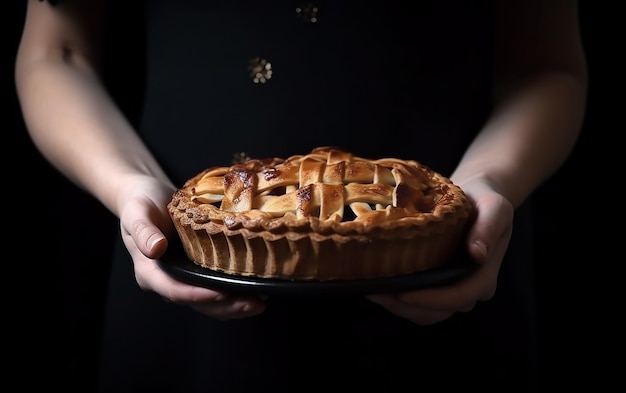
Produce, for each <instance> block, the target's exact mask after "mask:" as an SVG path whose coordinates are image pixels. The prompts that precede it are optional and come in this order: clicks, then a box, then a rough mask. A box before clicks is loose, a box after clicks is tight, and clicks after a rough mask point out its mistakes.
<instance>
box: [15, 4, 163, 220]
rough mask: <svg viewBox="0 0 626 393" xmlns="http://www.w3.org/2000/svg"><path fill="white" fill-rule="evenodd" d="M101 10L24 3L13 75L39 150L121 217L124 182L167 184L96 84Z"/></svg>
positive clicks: (90, 6)
mask: <svg viewBox="0 0 626 393" xmlns="http://www.w3.org/2000/svg"><path fill="white" fill-rule="evenodd" d="M101 14H104V1H89V2H85V1H68V0H66V1H63V2H61V3H60V4H59V5H57V6H55V7H51V6H50V5H49V4H48V3H46V2H40V1H36V0H31V1H29V2H28V8H27V14H26V20H25V24H24V30H23V34H22V39H21V41H20V45H19V49H18V54H17V60H16V66H15V77H16V86H17V92H18V97H19V99H20V104H21V108H22V112H23V114H24V120H25V122H26V125H27V129H28V131H29V133H30V136H31V138H32V139H33V142H34V143H35V145H36V146H37V148H38V149H39V150H40V151H41V153H42V154H43V155H44V156H45V157H46V158H47V159H48V160H49V161H50V162H51V163H52V165H54V166H55V167H56V168H57V169H58V170H60V171H61V172H62V173H63V174H64V175H65V176H67V177H68V178H69V179H70V180H71V181H73V182H74V183H75V184H76V185H77V186H79V187H81V188H82V189H84V190H86V191H88V192H89V193H90V194H92V195H94V196H95V197H96V198H97V199H98V200H99V201H101V202H102V203H103V204H104V205H105V206H106V207H107V208H108V209H109V210H110V211H112V212H113V213H114V214H115V215H116V216H118V217H119V216H120V210H121V208H120V205H121V203H122V200H121V199H122V198H123V197H122V196H121V195H119V194H118V191H119V190H122V189H124V187H122V186H121V185H122V184H123V183H125V182H131V181H133V178H134V177H136V176H152V177H156V178H159V179H160V180H162V181H163V182H165V183H170V182H169V180H168V179H167V176H166V175H165V174H164V173H163V171H162V170H161V168H160V167H159V165H158V163H157V162H156V161H155V160H154V158H153V157H152V155H151V154H150V152H149V151H148V150H147V149H146V147H145V146H144V144H143V143H142V142H141V140H140V139H139V138H138V136H137V134H136V133H135V132H134V130H133V129H132V127H131V125H130V123H129V122H128V121H127V119H126V118H125V117H124V116H123V115H122V113H121V112H120V110H119V109H118V108H117V106H116V104H115V103H114V102H113V100H112V99H111V97H110V96H109V95H108V94H107V92H106V90H105V88H104V87H103V86H102V84H101V81H100V78H99V74H98V71H99V70H98V65H99V57H100V53H99V52H98V50H97V48H98V41H99V40H100V39H101V34H102V32H101V28H102V24H103V21H102V20H101V18H100V17H99V15H101ZM170 185H171V183H170ZM172 189H173V186H172Z"/></svg>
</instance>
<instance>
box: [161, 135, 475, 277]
mask: <svg viewBox="0 0 626 393" xmlns="http://www.w3.org/2000/svg"><path fill="white" fill-rule="evenodd" d="M168 209H169V212H170V215H171V217H172V219H173V221H174V223H175V225H176V228H177V230H178V233H179V235H180V237H181V240H182V242H183V245H184V247H185V251H186V252H187V255H188V256H189V258H190V259H192V260H193V261H194V262H195V263H197V264H199V265H201V266H205V267H208V268H212V269H216V270H221V271H225V272H227V273H233V274H242V275H254V276H260V277H278V278H288V279H319V280H324V279H352V278H373V277H380V276H393V275H398V274H408V273H413V272H417V271H421V270H426V269H430V268H433V267H436V266H439V265H441V264H442V263H445V261H446V260H447V259H448V258H449V257H450V256H451V251H454V250H455V249H456V247H455V246H456V243H457V242H458V241H459V238H460V236H461V234H462V232H463V230H464V227H465V224H466V222H467V221H468V219H469V216H470V213H471V210H472V207H471V205H470V203H469V200H468V199H467V197H466V196H465V194H464V193H463V191H462V190H461V189H460V188H459V187H458V186H456V185H455V184H453V183H452V182H451V181H450V180H449V179H447V178H445V177H443V176H442V175H440V174H438V173H436V172H434V171H432V170H431V169H430V168H428V167H427V166H424V165H422V164H420V163H418V162H416V161H411V160H400V159H397V158H384V159H378V160H369V159H364V158H360V157H356V156H353V155H352V154H350V153H347V152H344V151H341V150H339V149H335V148H332V147H320V148H317V149H314V150H313V151H312V152H311V153H310V154H307V155H297V156H292V157H289V158H287V159H281V158H271V159H265V160H248V161H245V162H243V163H241V164H236V165H232V166H230V167H214V168H208V169H206V170H204V171H202V172H201V173H199V174H197V175H196V176H194V177H192V178H190V179H189V180H188V181H187V182H185V184H184V186H183V187H182V188H181V189H180V190H178V191H177V192H176V193H175V194H174V195H173V197H172V201H171V202H170V204H169V205H168Z"/></svg>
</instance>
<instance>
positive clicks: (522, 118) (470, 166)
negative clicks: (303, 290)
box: [370, 0, 587, 324]
mask: <svg viewBox="0 0 626 393" xmlns="http://www.w3.org/2000/svg"><path fill="white" fill-rule="evenodd" d="M500 3H502V4H498V6H497V7H496V12H497V20H498V23H497V26H496V27H497V28H496V35H497V40H496V54H497V55H496V59H495V60H496V70H495V75H494V78H495V86H496V89H495V91H494V102H495V107H494V110H493V113H492V115H491V117H490V119H489V120H488V121H487V122H486V124H485V126H484V128H483V129H482V130H481V132H480V133H479V134H478V136H477V137H476V138H475V140H474V141H473V142H472V143H471V144H470V146H469V147H468V148H467V150H466V152H465V154H464V156H463V157H462V159H461V161H460V162H459V164H458V166H457V168H456V170H455V171H454V173H453V174H452V176H451V178H452V180H453V181H454V182H455V183H456V184H458V185H459V186H461V187H462V188H463V189H464V190H465V192H466V193H467V194H468V196H469V197H470V198H471V199H472V201H473V203H474V205H475V206H476V209H477V215H476V219H475V221H474V222H473V224H472V226H471V228H470V230H469V233H468V237H467V240H466V247H467V250H468V252H469V254H470V255H471V256H472V258H473V259H474V260H475V261H476V262H478V263H479V264H481V266H480V268H479V269H477V270H476V271H475V272H474V273H473V274H471V275H470V276H469V277H467V278H466V279H464V280H461V281H459V282H456V283H453V284H452V285H449V286H446V287H442V288H431V289H424V290H418V291H412V292H406V293H401V294H391V295H377V296H372V297H370V299H371V300H372V301H374V302H376V303H378V304H379V305H381V306H382V307H385V308H386V309H387V310H389V311H390V312H392V313H394V314H396V315H398V316H401V317H403V318H406V319H409V320H411V321H413V322H415V323H417V324H433V323H436V322H439V321H442V320H444V319H447V318H448V317H450V316H451V315H453V314H454V313H457V312H467V311H470V310H472V309H473V308H474V307H475V305H476V303H477V302H480V301H486V300H489V299H491V298H492V297H493V296H494V295H495V292H496V287H497V283H498V274H499V271H500V266H501V264H502V260H503V259H504V255H505V254H506V251H507V248H508V245H509V240H510V237H511V233H512V230H513V218H514V210H515V208H517V207H518V206H520V205H521V204H522V203H523V202H524V201H525V200H526V199H527V198H528V196H529V195H531V194H532V193H533V192H534V190H535V189H536V188H537V187H538V186H539V185H541V184H542V183H543V182H544V181H545V180H546V179H548V178H549V177H550V176H551V175H552V174H553V173H554V172H555V171H556V170H558V168H559V167H560V166H561V165H562V164H563V163H564V162H565V160H566V159H567V157H568V156H569V154H570V153H571V151H572V149H573V147H574V144H575V143H576V140H577V138H578V135H579V133H580V129H581V126H582V121H583V117H584V109H585V105H586V95H587V68H586V61H585V57H584V52H583V49H582V45H581V40H580V37H579V30H578V15H577V7H578V5H577V3H576V2H575V1H571V0H554V1H541V0H531V1H524V0H522V1H517V0H515V1H501V2H500ZM529 263H530V261H529Z"/></svg>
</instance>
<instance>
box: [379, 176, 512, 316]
mask: <svg viewBox="0 0 626 393" xmlns="http://www.w3.org/2000/svg"><path fill="white" fill-rule="evenodd" d="M461 187H462V188H463V190H464V191H465V193H466V194H467V195H468V196H469V198H470V199H471V200H472V202H473V203H474V206H475V207H476V213H477V214H476V217H475V220H474V221H473V222H472V226H471V228H470V230H469V233H468V236H467V239H466V247H467V250H468V252H469V255H470V256H471V257H472V259H474V260H475V262H476V263H479V264H480V266H479V267H478V268H477V269H476V270H475V271H474V272H472V274H470V275H469V276H468V277H466V278H464V279H462V280H460V281H458V282H455V283H453V284H451V285H448V286H444V287H434V288H424V289H419V290H415V291H408V292H402V293H394V294H380V295H371V296H368V299H370V300H371V301H372V302H374V303H377V304H378V305H380V306H382V307H384V308H385V309H387V310H388V311H389V312H391V313H393V314H395V315H397V316H399V317H402V318H406V319H408V320H410V321H412V322H414V323H416V324H418V325H431V324H434V323H437V322H440V321H443V320H445V319H447V318H449V317H450V316H452V315H453V314H455V313H457V312H468V311H471V310H472V309H473V308H474V307H475V305H476V303H477V302H480V301H486V300H489V299H491V298H492V297H493V296H494V294H495V291H496V286H497V280H498V273H499V271H500V266H501V264H502V259H503V258H504V254H505V253H506V250H507V247H508V245H509V240H510V238H511V231H512V225H513V216H514V209H513V206H512V205H511V203H510V202H509V201H508V200H507V199H506V198H505V197H504V196H502V195H501V194H499V193H498V192H496V191H495V190H494V189H493V188H492V187H491V186H490V185H489V183H487V182H486V181H483V180H480V179H474V180H472V181H471V182H469V183H467V184H464V185H462V186H461Z"/></svg>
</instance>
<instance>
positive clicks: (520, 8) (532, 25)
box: [453, 0, 587, 207]
mask: <svg viewBox="0 0 626 393" xmlns="http://www.w3.org/2000/svg"><path fill="white" fill-rule="evenodd" d="M500 3H502V4H499V8H497V9H496V12H497V13H498V23H497V26H496V32H497V34H496V35H497V37H498V39H497V41H496V53H497V58H496V74H495V76H494V78H495V86H496V91H495V92H494V97H495V102H496V107H495V110H494V113H493V115H492V117H491V118H490V120H489V121H488V122H487V124H486V125H485V127H484V129H483V130H482V132H481V133H480V134H479V135H478V137H477V138H476V139H475V140H474V142H473V143H472V144H471V146H470V147H469V148H468V149H467V151H466V153H465V156H464V157H463V159H462V160H461V162H460V163H459V165H458V167H457V169H456V171H455V172H454V174H453V179H454V180H455V181H457V182H458V183H459V184H463V183H466V182H468V181H470V180H471V179H472V178H476V177H479V178H483V179H484V180H486V181H488V182H490V183H491V185H492V187H493V188H494V189H495V190H496V191H498V192H499V193H501V194H502V195H503V196H504V197H505V198H506V199H508V200H509V201H511V203H512V204H513V206H514V207H517V206H519V205H520V204H521V203H522V202H523V201H524V200H525V199H526V198H527V197H528V196H529V195H530V194H531V193H532V192H533V191H534V190H535V189H536V188H537V187H538V186H539V185H540V184H541V183H543V182H544V181H545V180H546V179H547V178H549V177H550V176H551V175H552V174H553V173H554V172H555V171H556V170H557V169H558V168H559V167H560V166H561V165H562V164H563V163H564V161H565V160H566V159H567V157H568V156H569V154H570V153H571V151H572V149H573V147H574V144H575V142H576V140H577V138H578V135H579V132H580V129H581V126H582V121H583V117H584V109H585V104H586V93H587V69H586V63H585V57H584V53H583V49H582V44H581V41H580V37H579V34H580V32H579V29H578V14H577V4H576V2H574V1H569V0H555V1H550V2H545V1H544V2H542V1H522V2H519V1H504V2H500Z"/></svg>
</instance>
